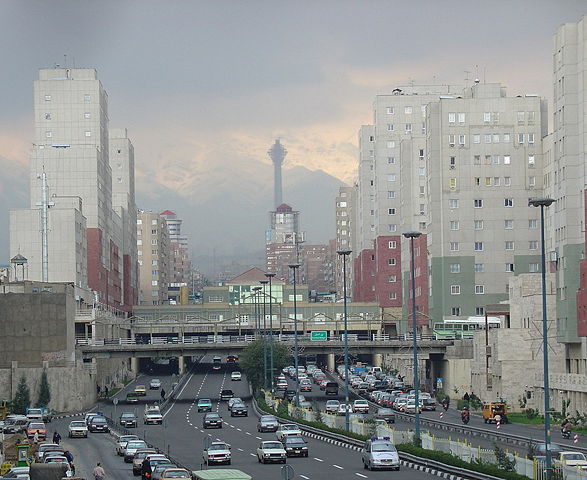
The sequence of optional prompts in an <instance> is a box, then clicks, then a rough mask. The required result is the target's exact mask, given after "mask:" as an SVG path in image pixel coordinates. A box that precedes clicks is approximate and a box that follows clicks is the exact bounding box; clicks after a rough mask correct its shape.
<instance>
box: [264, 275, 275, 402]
mask: <svg viewBox="0 0 587 480" xmlns="http://www.w3.org/2000/svg"><path fill="white" fill-rule="evenodd" d="M265 276H266V277H267V278H268V279H269V357H270V358H269V376H270V378H271V391H273V382H274V381H275V380H274V379H275V372H274V371H273V308H272V307H273V291H272V290H271V279H272V278H273V277H274V276H275V274H274V273H266V274H265Z"/></svg>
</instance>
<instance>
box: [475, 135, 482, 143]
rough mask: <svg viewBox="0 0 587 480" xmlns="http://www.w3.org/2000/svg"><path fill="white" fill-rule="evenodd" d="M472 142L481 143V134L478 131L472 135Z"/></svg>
mask: <svg viewBox="0 0 587 480" xmlns="http://www.w3.org/2000/svg"><path fill="white" fill-rule="evenodd" d="M473 143H481V135H479V134H478V133H477V134H475V135H473Z"/></svg>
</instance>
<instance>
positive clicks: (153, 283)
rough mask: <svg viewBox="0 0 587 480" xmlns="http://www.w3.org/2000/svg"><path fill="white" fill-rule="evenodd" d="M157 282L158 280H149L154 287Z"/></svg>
mask: <svg viewBox="0 0 587 480" xmlns="http://www.w3.org/2000/svg"><path fill="white" fill-rule="evenodd" d="M158 284H159V282H158V281H157V280H151V285H152V286H153V287H156V286H157V285H158Z"/></svg>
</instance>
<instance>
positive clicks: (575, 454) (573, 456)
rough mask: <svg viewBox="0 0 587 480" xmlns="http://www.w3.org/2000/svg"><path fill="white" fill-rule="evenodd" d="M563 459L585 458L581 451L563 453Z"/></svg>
mask: <svg viewBox="0 0 587 480" xmlns="http://www.w3.org/2000/svg"><path fill="white" fill-rule="evenodd" d="M565 460H585V457H584V456H583V454H582V453H570V454H568V455H565Z"/></svg>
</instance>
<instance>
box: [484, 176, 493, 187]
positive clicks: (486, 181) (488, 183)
mask: <svg viewBox="0 0 587 480" xmlns="http://www.w3.org/2000/svg"><path fill="white" fill-rule="evenodd" d="M492 184H493V179H492V178H491V177H485V186H486V187H491V185H492Z"/></svg>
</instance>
